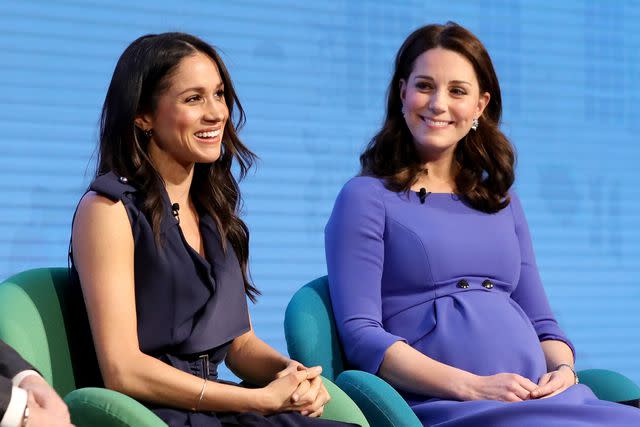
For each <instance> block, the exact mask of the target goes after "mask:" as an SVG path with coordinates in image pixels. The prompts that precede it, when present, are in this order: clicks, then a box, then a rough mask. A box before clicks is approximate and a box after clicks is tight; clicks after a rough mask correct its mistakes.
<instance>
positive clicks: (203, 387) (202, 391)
mask: <svg viewBox="0 0 640 427" xmlns="http://www.w3.org/2000/svg"><path fill="white" fill-rule="evenodd" d="M206 388H207V380H206V379H205V380H204V382H203V383H202V389H200V396H198V401H197V402H196V406H194V407H193V411H194V412H195V411H197V410H198V408H199V407H200V403H202V397H203V396H204V391H205V389H206Z"/></svg>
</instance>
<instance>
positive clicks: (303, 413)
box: [300, 411, 309, 415]
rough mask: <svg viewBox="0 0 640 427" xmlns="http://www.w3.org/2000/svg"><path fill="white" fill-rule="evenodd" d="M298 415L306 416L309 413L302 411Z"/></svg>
mask: <svg viewBox="0 0 640 427" xmlns="http://www.w3.org/2000/svg"><path fill="white" fill-rule="evenodd" d="M300 413H301V414H302V415H308V414H309V411H302V412H300Z"/></svg>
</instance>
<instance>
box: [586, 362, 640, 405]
mask: <svg viewBox="0 0 640 427" xmlns="http://www.w3.org/2000/svg"><path fill="white" fill-rule="evenodd" d="M578 378H579V379H580V382H581V383H582V384H586V385H588V386H589V388H590V389H591V390H592V391H593V394H595V395H596V396H597V397H598V399H602V400H608V401H610V402H621V403H628V404H630V405H633V406H638V403H639V402H638V399H640V387H638V385H637V384H636V383H634V382H633V381H631V380H630V379H629V378H627V377H625V376H624V375H622V374H620V373H618V372H614V371H610V370H608V369H584V370H582V371H578Z"/></svg>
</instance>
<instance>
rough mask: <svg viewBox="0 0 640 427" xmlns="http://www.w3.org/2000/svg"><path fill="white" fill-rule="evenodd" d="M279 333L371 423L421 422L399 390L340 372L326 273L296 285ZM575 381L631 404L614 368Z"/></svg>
mask: <svg viewBox="0 0 640 427" xmlns="http://www.w3.org/2000/svg"><path fill="white" fill-rule="evenodd" d="M285 337H286V340H287V348H288V350H289V354H290V355H291V357H293V358H294V359H296V360H299V361H300V362H301V363H304V364H305V365H308V366H314V365H321V366H322V368H323V372H322V373H323V375H325V376H327V377H328V378H330V379H332V380H335V381H336V384H337V385H338V386H339V387H340V388H342V390H344V391H345V392H346V393H347V394H348V395H349V396H350V397H351V398H352V399H353V400H354V401H355V402H356V404H357V405H358V406H359V407H360V409H362V411H363V412H364V414H365V416H366V417H367V420H369V423H370V424H371V426H372V427H392V426H415V427H420V426H421V425H422V424H421V423H420V422H419V420H418V418H417V417H416V416H415V414H414V413H413V411H412V410H411V408H410V407H409V405H407V403H406V402H405V401H404V399H402V397H401V396H400V394H399V393H398V392H396V391H395V389H393V387H391V386H390V385H389V384H387V383H386V382H385V381H384V380H382V379H381V378H379V377H377V376H375V375H371V374H368V373H366V372H362V371H355V370H346V371H345V369H346V367H347V364H346V361H345V358H344V354H343V352H342V347H341V345H340V341H339V338H338V334H337V330H336V327H335V322H334V320H333V309H332V307H331V298H330V295H329V283H328V280H327V276H323V277H320V278H318V279H315V280H313V281H311V282H309V283H308V284H306V285H305V286H303V287H302V288H300V289H299V290H298V291H297V292H296V293H295V295H294V296H293V298H292V299H291V301H290V302H289V305H288V306H287V310H286V313H285ZM578 377H579V378H580V382H581V383H583V384H585V385H587V386H588V387H590V388H591V389H592V390H593V392H594V394H595V395H596V396H598V398H600V399H603V400H609V401H612V402H623V403H629V404H633V405H635V406H637V405H638V402H640V401H639V400H638V399H640V388H639V387H638V386H637V385H636V384H635V383H634V382H633V381H631V380H630V379H628V378H627V377H625V376H624V375H621V374H619V373H617V372H613V371H608V370H604V369H588V370H584V371H579V372H578Z"/></svg>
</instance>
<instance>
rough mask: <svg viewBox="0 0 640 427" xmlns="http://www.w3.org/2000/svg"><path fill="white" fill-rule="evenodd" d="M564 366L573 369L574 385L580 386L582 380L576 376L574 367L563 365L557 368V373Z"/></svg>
mask: <svg viewBox="0 0 640 427" xmlns="http://www.w3.org/2000/svg"><path fill="white" fill-rule="evenodd" d="M563 366H566V367H567V368H569V369H571V372H573V380H574V383H573V384H574V385H575V384H580V380H579V379H578V374H576V371H575V369H573V366H571V365H569V364H566V363H561V364H559V365H558V366H556V371H558V370H560V368H562V367H563Z"/></svg>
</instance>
